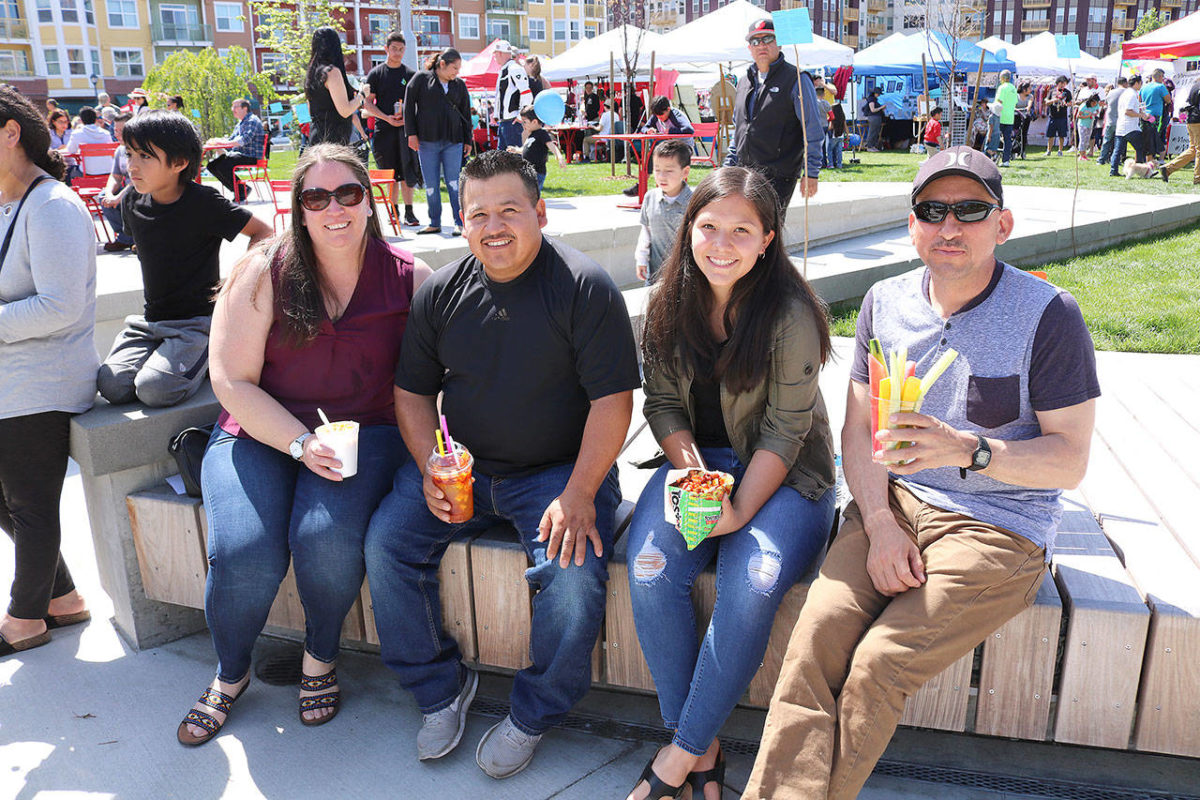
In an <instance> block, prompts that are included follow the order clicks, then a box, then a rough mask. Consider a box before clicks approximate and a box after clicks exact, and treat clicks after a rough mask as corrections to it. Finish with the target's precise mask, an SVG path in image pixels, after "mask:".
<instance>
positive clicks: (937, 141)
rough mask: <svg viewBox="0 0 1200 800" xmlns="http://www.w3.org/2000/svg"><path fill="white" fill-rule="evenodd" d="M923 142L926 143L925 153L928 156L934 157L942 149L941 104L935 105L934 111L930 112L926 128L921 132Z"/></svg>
mask: <svg viewBox="0 0 1200 800" xmlns="http://www.w3.org/2000/svg"><path fill="white" fill-rule="evenodd" d="M921 143H922V144H924V145H925V155H926V157H928V158H933V157H934V156H936V155H937V154H938V152H939V151H940V150H941V149H942V109H941V106H935V107H934V109H933V111H930V112H929V119H928V121H926V123H925V130H924V131H923V132H922V133H921Z"/></svg>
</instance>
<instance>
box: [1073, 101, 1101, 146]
mask: <svg viewBox="0 0 1200 800" xmlns="http://www.w3.org/2000/svg"><path fill="white" fill-rule="evenodd" d="M1099 113H1100V95H1098V94H1093V95H1091V96H1090V97H1088V99H1087V100H1086V101H1084V103H1083V105H1081V106H1080V107H1079V110H1078V111H1077V112H1076V117H1075V125H1076V127H1077V128H1078V129H1079V158H1080V160H1082V161H1087V160H1088V159H1089V158H1090V157H1091V155H1092V151H1093V150H1094V149H1095V147H1096V143H1095V141H1094V137H1093V136H1092V128H1094V127H1095V125H1096V117H1097V115H1099Z"/></svg>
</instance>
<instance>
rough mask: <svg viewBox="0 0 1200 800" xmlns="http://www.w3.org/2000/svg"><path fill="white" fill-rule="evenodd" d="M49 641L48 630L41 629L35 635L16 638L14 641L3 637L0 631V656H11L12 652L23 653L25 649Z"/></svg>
mask: <svg viewBox="0 0 1200 800" xmlns="http://www.w3.org/2000/svg"><path fill="white" fill-rule="evenodd" d="M49 643H50V631H42V632H41V633H39V634H38V635H37V636H28V637H26V638H24V639H18V640H17V641H15V642H10V641H8V640H7V639H5V638H4V634H2V633H0V657H4V656H11V655H12V654H13V653H23V652H25V651H26V650H32V649H33V648H35V647H41V646H42V645H44V644H49Z"/></svg>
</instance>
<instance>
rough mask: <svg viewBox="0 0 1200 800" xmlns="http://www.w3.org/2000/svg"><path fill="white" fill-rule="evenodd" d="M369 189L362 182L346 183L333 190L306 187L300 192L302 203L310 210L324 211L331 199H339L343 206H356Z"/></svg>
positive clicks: (340, 204) (339, 203)
mask: <svg viewBox="0 0 1200 800" xmlns="http://www.w3.org/2000/svg"><path fill="white" fill-rule="evenodd" d="M366 194H367V190H366V189H364V188H363V186H362V184H361V183H344V184H342V185H341V186H339V187H337V188H336V189H334V190H333V191H330V190H329V189H305V190H304V191H302V192H301V193H300V205H302V206H304V207H305V208H306V209H308V210H309V211H324V210H325V209H326V208H329V203H330V201H331V200H337V202H338V205H339V206H341V207H342V208H350V207H352V206H356V205H358V204H359V203H361V202H362V201H363V198H364V197H366Z"/></svg>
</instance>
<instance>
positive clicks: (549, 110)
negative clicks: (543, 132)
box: [533, 90, 567, 125]
mask: <svg viewBox="0 0 1200 800" xmlns="http://www.w3.org/2000/svg"><path fill="white" fill-rule="evenodd" d="M566 110H567V105H566V103H564V102H563V99H562V97H561V96H560V95H559V93H558V92H554V91H549V90H547V91H542V92H538V94H537V97H535V98H533V112H534V113H535V114H537V116H538V119H540V120H541V121H542V124H543V125H557V124H558V123H560V122H562V119H563V113H564V112H566Z"/></svg>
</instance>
